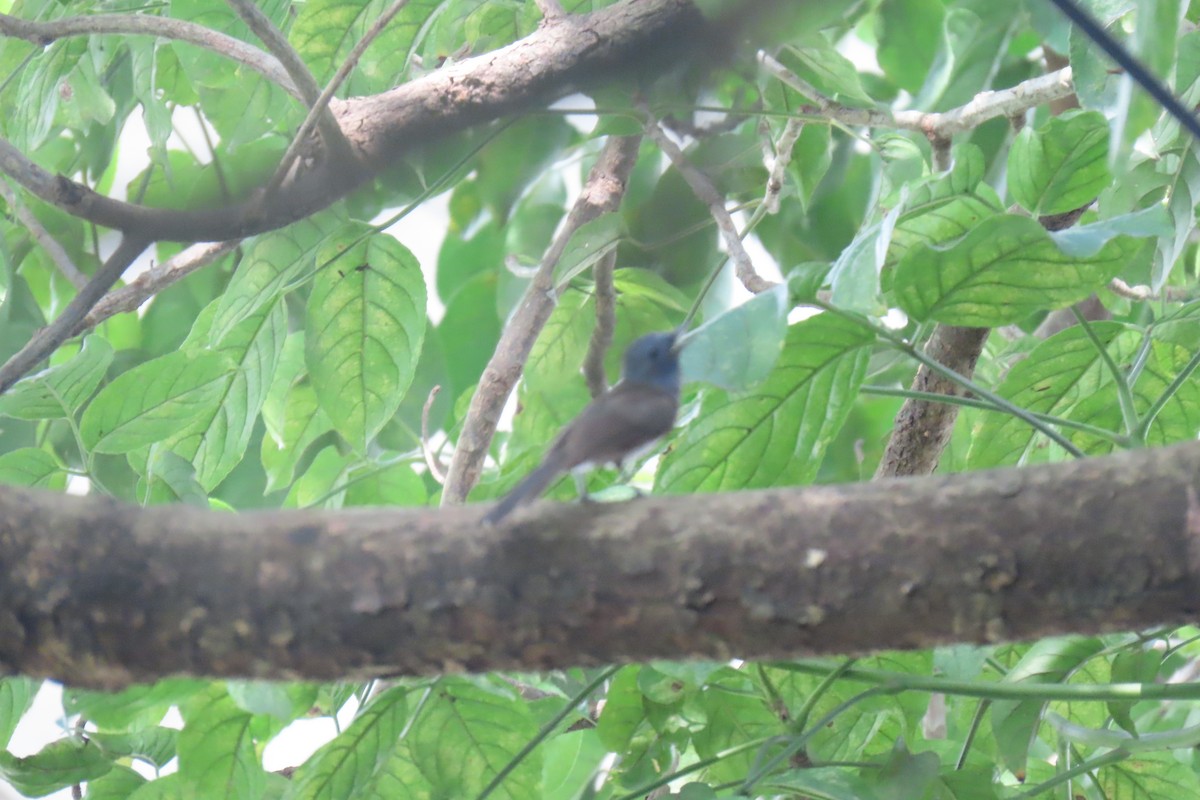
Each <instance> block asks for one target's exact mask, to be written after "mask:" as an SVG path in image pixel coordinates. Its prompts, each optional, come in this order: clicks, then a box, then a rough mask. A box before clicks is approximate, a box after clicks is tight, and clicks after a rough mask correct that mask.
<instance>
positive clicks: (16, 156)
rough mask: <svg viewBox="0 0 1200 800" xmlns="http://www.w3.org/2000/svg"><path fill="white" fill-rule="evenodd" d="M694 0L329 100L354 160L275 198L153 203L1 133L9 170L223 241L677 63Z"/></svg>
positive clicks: (546, 32) (616, 14)
mask: <svg viewBox="0 0 1200 800" xmlns="http://www.w3.org/2000/svg"><path fill="white" fill-rule="evenodd" d="M704 31H705V26H704V18H703V17H702V16H701V15H700V13H699V11H698V10H697V9H696V7H695V5H694V4H693V3H692V2H691V0H622V1H621V2H618V3H615V4H614V5H612V6H609V7H607V8H605V9H603V10H601V11H597V12H594V13H591V14H581V15H568V16H563V17H559V18H556V19H553V20H546V21H545V22H544V23H543V24H542V26H541V27H539V28H538V30H536V31H535V32H533V33H532V34H530V35H529V36H527V37H525V38H524V39H521V40H520V41H517V42H514V43H513V44H511V45H508V46H507V47H503V48H500V49H499V50H495V51H493V52H490V53H486V54H484V55H481V56H478V57H475V58H470V59H466V60H464V61H461V62H457V63H455V64H451V65H448V66H446V67H443V68H442V69H438V70H436V71H434V72H431V73H429V74H427V75H424V76H422V77H420V78H417V79H415V80H412V81H409V82H408V83H406V84H403V85H402V86H399V87H397V88H395V89H392V90H389V91H387V92H384V93H382V94H379V95H373V96H370V97H360V98H352V99H350V100H347V101H334V102H332V103H331V104H330V110H331V111H332V113H333V114H334V117H335V118H336V120H337V123H338V126H339V127H340V128H341V130H342V131H343V132H344V133H345V135H346V138H347V139H348V140H349V142H350V145H351V148H352V149H353V153H354V156H355V157H356V159H357V161H356V162H355V163H354V165H352V166H354V167H356V168H351V167H350V166H348V165H347V164H346V163H345V160H344V159H329V158H323V159H322V158H316V159H312V160H311V162H306V163H305V165H304V168H303V169H297V170H294V171H293V172H292V173H290V174H289V175H288V177H287V178H286V179H285V180H284V181H283V183H282V185H281V186H280V190H279V191H278V192H276V193H275V194H274V195H273V196H272V197H271V198H270V202H267V203H261V202H260V199H261V193H258V194H255V195H252V196H251V197H249V198H247V199H246V200H245V201H244V202H241V203H231V204H227V205H223V206H221V207H217V208H211V209H202V210H186V211H181V210H175V209H165V208H149V207H145V206H139V205H136V204H133V203H126V202H122V201H119V200H114V199H112V198H109V197H105V196H103V195H100V194H97V193H96V192H94V191H92V190H91V189H89V188H88V187H86V186H84V185H83V184H80V183H77V182H75V181H72V180H70V179H68V178H66V177H64V176H56V175H53V174H51V173H49V172H48V171H46V170H45V169H42V168H41V167H39V166H38V165H37V164H35V163H33V161H31V160H30V159H28V158H26V157H25V156H24V155H23V154H22V153H21V152H20V151H19V150H17V149H16V148H15V147H13V146H12V144H11V143H9V142H7V141H5V140H3V139H0V171H3V172H5V173H7V174H8V175H9V176H11V177H12V178H13V179H14V180H16V181H17V182H18V183H19V184H21V185H22V186H24V187H25V188H26V189H28V190H29V191H30V192H32V193H33V194H35V195H37V196H38V197H39V198H41V199H42V200H44V201H46V202H48V203H51V204H53V205H55V206H58V207H59V208H61V209H63V210H64V211H66V212H67V213H69V214H72V215H74V216H77V217H80V218H82V219H86V220H88V221H90V222H94V223H96V224H97V225H103V226H105V227H109V228H115V229H117V230H122V231H126V232H132V233H134V234H135V235H136V236H137V237H138V238H145V239H148V240H153V241H163V240H166V241H182V242H204V241H224V240H227V239H236V238H241V237H245V236H249V235H251V234H255V233H261V232H263V231H269V230H274V229H276V228H280V227H282V226H284V225H286V224H288V223H291V222H294V221H296V220H298V219H301V218H303V217H306V216H308V215H309V214H312V213H314V212H316V211H319V210H321V209H323V208H326V207H327V206H329V205H330V204H331V203H333V202H334V201H335V200H337V199H339V198H340V197H342V196H344V195H345V194H346V193H347V192H349V191H351V190H353V189H354V188H356V187H357V186H359V185H361V184H362V182H363V181H365V180H368V179H372V178H374V177H375V176H377V175H378V174H379V171H380V170H381V169H383V168H385V167H387V166H388V165H389V164H391V163H392V162H393V161H395V160H396V159H397V158H399V157H400V156H401V155H403V154H404V153H406V152H410V151H411V149H412V148H413V147H414V146H416V145H419V144H421V143H425V142H431V141H441V140H444V139H445V138H446V137H448V136H451V135H453V134H455V133H459V132H462V131H465V130H467V129H468V128H471V127H473V126H477V125H480V124H483V123H486V122H490V121H494V120H498V119H501V118H503V117H506V116H508V115H510V114H513V113H516V112H519V111H522V110H525V109H528V108H531V107H534V106H538V105H541V104H544V103H549V102H552V101H554V100H556V99H558V98H560V97H564V96H566V95H568V94H570V93H571V92H574V91H578V90H579V89H580V88H581V87H584V86H587V85H591V84H593V83H596V82H600V81H604V82H610V83H611V82H612V81H613V80H614V79H617V78H618V77H620V76H622V75H631V74H638V73H641V72H646V71H650V72H652V71H654V70H656V69H659V68H661V67H663V66H664V65H667V64H672V63H678V61H679V60H680V58H681V57H682V56H684V55H686V54H687V53H690V52H694V51H695V50H696V49H697V48H700V46H701V43H702V41H703V40H704V37H703V35H702V34H703V32H704Z"/></svg>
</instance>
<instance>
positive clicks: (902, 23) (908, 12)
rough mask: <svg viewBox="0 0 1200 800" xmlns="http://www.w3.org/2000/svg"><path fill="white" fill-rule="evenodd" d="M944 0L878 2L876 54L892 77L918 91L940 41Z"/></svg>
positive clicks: (909, 90) (902, 84) (900, 84)
mask: <svg viewBox="0 0 1200 800" xmlns="http://www.w3.org/2000/svg"><path fill="white" fill-rule="evenodd" d="M945 14H946V10H945V7H944V6H943V5H942V3H941V0H884V1H883V3H881V4H880V6H879V17H878V26H877V27H878V29H879V49H878V50H877V51H876V53H875V55H876V58H878V59H879V66H880V67H882V68H883V71H884V72H885V73H886V74H887V76H888V77H889V78H891V79H892V80H893V81H895V82H896V83H897V84H898V85H899V86H900V87H901V88H902V89H904V90H905V91H907V92H908V93H909V94H914V95H915V94H916V93H917V92H918V91H920V89H921V84H923V83H924V82H925V76H926V75H928V74H929V69H930V67H932V66H933V59H934V56H935V55H936V54H937V51H938V47H939V45H940V44H941V36H940V35H939V34H940V33H941V29H942V18H943V17H944V16H945Z"/></svg>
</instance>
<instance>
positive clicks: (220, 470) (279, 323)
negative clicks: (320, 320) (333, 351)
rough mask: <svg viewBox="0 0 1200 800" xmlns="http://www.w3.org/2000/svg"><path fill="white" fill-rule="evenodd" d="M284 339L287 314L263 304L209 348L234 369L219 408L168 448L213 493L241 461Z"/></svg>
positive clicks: (281, 309) (278, 307)
mask: <svg viewBox="0 0 1200 800" xmlns="http://www.w3.org/2000/svg"><path fill="white" fill-rule="evenodd" d="M286 337H287V313H286V310H285V309H284V306H283V303H282V302H277V303H276V304H275V305H274V306H269V305H268V306H262V307H261V308H259V309H258V310H257V311H255V312H254V313H253V314H251V315H250V316H249V317H247V318H246V319H244V320H242V321H241V322H240V323H238V324H237V325H235V326H234V327H233V329H232V330H230V331H229V333H228V334H226V335H225V336H224V337H223V338H222V339H221V340H220V342H219V343H217V344H216V345H215V346H214V347H213V350H214V351H215V352H218V353H224V354H225V355H227V356H228V357H229V359H230V361H232V362H233V363H234V365H235V366H236V368H237V369H236V371H234V372H232V373H230V375H229V376H228V378H227V380H226V384H225V390H224V392H223V393H222V395H221V397H220V398H219V402H218V404H217V405H216V406H215V407H213V408H212V409H211V411H210V412H209V413H208V415H207V417H206V418H205V419H204V420H203V421H202V423H200V424H201V427H199V429H198V430H197V431H196V432H194V433H190V434H188V435H187V436H183V437H180V438H177V439H176V440H174V441H173V442H172V443H171V449H172V450H174V451H175V452H176V453H178V454H179V455H180V456H182V457H183V458H185V459H188V460H189V461H191V462H192V464H193V465H194V467H195V470H196V480H197V481H199V483H200V485H201V486H203V487H204V488H205V489H206V490H207V491H212V490H213V489H214V488H216V486H217V484H219V483H220V482H221V481H223V480H224V479H225V478H226V476H228V475H229V473H230V472H232V471H233V468H234V467H236V466H237V465H238V462H240V461H241V460H242V456H243V455H244V454H245V452H246V447H247V446H248V445H249V443H250V436H251V434H252V433H253V432H254V425H255V422H256V421H257V420H258V413H259V410H260V409H262V405H263V402H264V401H265V400H266V395H267V390H268V389H269V388H270V386H271V379H272V378H273V377H274V373H275V366H276V364H278V362H279V357H280V353H281V352H282V351H283V342H284V339H285V338H286Z"/></svg>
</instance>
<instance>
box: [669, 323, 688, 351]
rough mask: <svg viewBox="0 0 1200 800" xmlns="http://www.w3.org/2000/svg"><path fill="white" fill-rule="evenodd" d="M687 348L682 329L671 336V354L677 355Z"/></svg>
mask: <svg viewBox="0 0 1200 800" xmlns="http://www.w3.org/2000/svg"><path fill="white" fill-rule="evenodd" d="M685 346H687V338H686V337H685V335H684V331H683V329H680V330H677V331H675V332H673V333H672V334H671V353H672V354H673V355H679V352H680V351H681V350H683V348H684V347H685Z"/></svg>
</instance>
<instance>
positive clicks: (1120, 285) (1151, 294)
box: [1108, 278, 1197, 303]
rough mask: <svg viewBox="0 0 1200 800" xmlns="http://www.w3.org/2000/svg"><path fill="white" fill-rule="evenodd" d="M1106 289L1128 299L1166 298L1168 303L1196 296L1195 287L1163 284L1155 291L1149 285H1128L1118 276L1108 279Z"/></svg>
mask: <svg viewBox="0 0 1200 800" xmlns="http://www.w3.org/2000/svg"><path fill="white" fill-rule="evenodd" d="M1108 290H1109V291H1110V292H1112V293H1113V294H1115V295H1119V296H1120V297H1124V298H1127V299H1129V300H1166V301H1167V302H1168V303H1186V302H1189V301H1191V300H1195V299H1196V297H1197V293H1196V290H1195V289H1188V288H1186V287H1183V286H1164V287H1163V288H1162V289H1161V290H1159V291H1158V292H1155V291H1154V290H1153V289H1151V288H1150V287H1149V286H1142V285H1138V286H1130V285H1129V284H1128V283H1126V282H1125V281H1123V280H1121V279H1120V278H1113V279H1112V280H1111V281H1109V282H1108Z"/></svg>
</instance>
